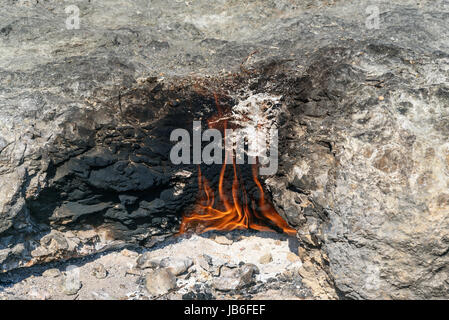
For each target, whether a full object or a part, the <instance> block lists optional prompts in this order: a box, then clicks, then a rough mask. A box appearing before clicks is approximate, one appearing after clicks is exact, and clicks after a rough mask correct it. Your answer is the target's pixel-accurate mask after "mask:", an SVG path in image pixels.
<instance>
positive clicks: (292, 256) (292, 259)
mask: <svg viewBox="0 0 449 320" xmlns="http://www.w3.org/2000/svg"><path fill="white" fill-rule="evenodd" d="M287 260H288V261H290V262H298V261H301V259H300V258H299V257H298V256H297V255H296V254H294V253H293V252H289V253H287Z"/></svg>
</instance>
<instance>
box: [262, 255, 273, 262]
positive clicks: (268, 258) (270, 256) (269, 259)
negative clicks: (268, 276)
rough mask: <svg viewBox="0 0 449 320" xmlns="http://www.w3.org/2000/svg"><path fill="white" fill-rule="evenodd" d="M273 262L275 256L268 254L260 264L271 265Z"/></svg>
mask: <svg viewBox="0 0 449 320" xmlns="http://www.w3.org/2000/svg"><path fill="white" fill-rule="evenodd" d="M271 261H273V256H272V255H271V253H266V254H264V255H263V256H261V257H260V259H259V263H261V264H267V263H270V262H271Z"/></svg>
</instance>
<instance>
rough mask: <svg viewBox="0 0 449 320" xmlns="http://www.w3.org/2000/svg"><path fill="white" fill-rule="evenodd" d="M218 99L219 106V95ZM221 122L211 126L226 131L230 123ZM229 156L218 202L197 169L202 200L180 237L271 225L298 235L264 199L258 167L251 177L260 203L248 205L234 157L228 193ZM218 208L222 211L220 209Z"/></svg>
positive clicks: (187, 216) (185, 221)
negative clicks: (226, 179)
mask: <svg viewBox="0 0 449 320" xmlns="http://www.w3.org/2000/svg"><path fill="white" fill-rule="evenodd" d="M215 100H216V104H217V107H218V106H219V105H218V99H217V96H216V95H215ZM218 110H219V115H220V116H222V110H221V108H219V107H218ZM222 122H223V123H220V121H217V122H215V121H211V120H210V121H209V127H221V128H222V129H226V127H227V121H226V120H223V121H222ZM228 156H229V155H228V154H227V153H226V154H225V161H224V163H223V166H222V167H221V171H220V176H219V182H218V196H219V198H218V199H217V201H216V199H215V193H214V191H213V189H212V188H211V186H210V183H209V181H208V180H207V179H206V177H204V176H203V175H202V172H201V168H200V167H199V166H198V186H199V192H200V194H199V199H198V201H197V203H196V206H195V209H194V210H193V212H191V213H189V214H184V216H183V219H182V222H181V226H180V230H179V234H183V233H185V232H187V230H191V229H193V230H194V231H196V232H199V233H202V232H206V231H210V230H222V231H225V230H226V231H230V230H235V229H254V230H259V231H273V229H272V228H270V227H269V226H270V225H272V226H276V227H277V228H279V229H280V230H282V231H283V232H285V233H287V234H289V235H295V234H296V230H295V229H293V228H291V227H290V226H289V225H288V224H287V222H285V221H284V220H283V219H282V217H281V216H280V215H279V214H278V213H277V212H276V210H275V209H274V207H273V206H272V205H271V204H270V203H269V202H268V201H267V200H266V199H265V194H264V190H263V187H262V184H261V183H260V181H259V179H258V177H257V171H258V170H257V169H258V167H257V165H252V176H253V181H254V182H255V184H256V186H257V188H258V190H259V193H260V196H259V201H258V205H257V206H256V201H254V200H252V201H251V203H249V198H248V195H247V193H246V189H245V187H244V186H242V183H241V180H242V179H241V178H240V175H239V172H238V170H237V165H236V163H235V156H234V154H232V157H233V159H232V168H233V181H232V186H231V194H230V195H229V194H227V192H226V191H225V189H224V184H225V173H226V169H227V164H226V163H227V161H226V160H227V157H228ZM228 193H229V192H228ZM239 195H241V197H239ZM240 199H241V201H240ZM218 208H223V209H222V210H220V209H218Z"/></svg>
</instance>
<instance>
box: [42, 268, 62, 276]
mask: <svg viewBox="0 0 449 320" xmlns="http://www.w3.org/2000/svg"><path fill="white" fill-rule="evenodd" d="M42 275H43V276H44V277H47V278H57V277H59V276H60V275H61V271H59V269H56V268H52V269H47V270H45V271H44V272H43V273H42Z"/></svg>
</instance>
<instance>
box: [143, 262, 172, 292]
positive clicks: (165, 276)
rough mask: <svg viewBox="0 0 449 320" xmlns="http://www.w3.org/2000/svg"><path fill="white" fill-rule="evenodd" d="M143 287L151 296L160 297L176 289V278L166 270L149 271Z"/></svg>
mask: <svg viewBox="0 0 449 320" xmlns="http://www.w3.org/2000/svg"><path fill="white" fill-rule="evenodd" d="M145 287H146V289H147V290H148V292H149V293H150V294H151V295H153V296H160V295H163V294H166V293H168V292H169V291H170V290H171V289H174V288H175V287H176V277H175V275H174V274H173V273H171V271H170V270H169V269H166V268H162V269H156V270H150V271H149V273H148V274H147V275H146V277H145Z"/></svg>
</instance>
